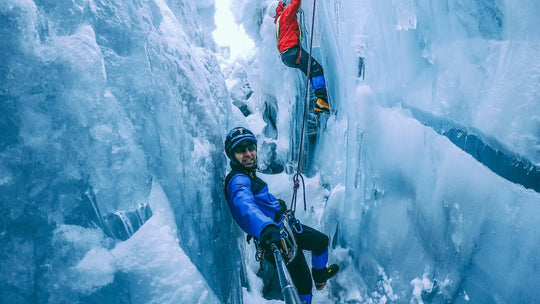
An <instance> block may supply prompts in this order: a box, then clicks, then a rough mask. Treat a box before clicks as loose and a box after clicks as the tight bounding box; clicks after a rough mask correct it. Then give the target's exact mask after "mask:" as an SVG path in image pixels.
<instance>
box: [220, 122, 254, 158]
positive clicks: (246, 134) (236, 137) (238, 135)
mask: <svg viewBox="0 0 540 304" xmlns="http://www.w3.org/2000/svg"><path fill="white" fill-rule="evenodd" d="M246 140H247V141H250V142H252V143H254V144H255V145H257V138H255V135H254V134H253V132H251V131H250V130H248V129H246V128H242V127H237V128H234V129H232V130H230V131H229V134H227V138H226V139H225V153H227V156H228V157H229V158H231V155H232V151H233V149H234V147H236V146H237V145H238V144H239V143H241V142H243V141H246Z"/></svg>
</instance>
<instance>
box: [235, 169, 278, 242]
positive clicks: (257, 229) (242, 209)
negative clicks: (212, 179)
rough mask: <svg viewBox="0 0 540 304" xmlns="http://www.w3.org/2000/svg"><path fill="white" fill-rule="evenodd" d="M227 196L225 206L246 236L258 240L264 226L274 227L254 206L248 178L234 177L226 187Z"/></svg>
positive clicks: (243, 176) (240, 175)
mask: <svg viewBox="0 0 540 304" xmlns="http://www.w3.org/2000/svg"><path fill="white" fill-rule="evenodd" d="M227 194H228V195H229V200H228V201H227V204H228V205H229V209H230V210H231V213H232V216H233V218H234V219H235V221H236V222H237V223H238V225H239V226H240V228H242V230H244V231H245V232H246V233H247V234H248V235H251V236H254V237H256V238H258V239H260V238H261V232H262V231H263V229H264V228H265V227H266V226H268V225H276V223H275V222H274V221H273V220H272V219H271V218H269V217H268V216H266V215H264V213H263V212H262V211H261V210H260V209H259V207H257V205H256V204H255V199H254V197H253V193H252V192H251V181H250V179H249V177H248V176H246V175H244V174H237V175H235V176H234V177H233V178H232V179H231V180H230V181H229V184H228V185H227ZM276 226H277V225H276Z"/></svg>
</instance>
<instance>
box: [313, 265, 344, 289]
mask: <svg viewBox="0 0 540 304" xmlns="http://www.w3.org/2000/svg"><path fill="white" fill-rule="evenodd" d="M338 272H339V266H338V265H336V264H332V265H330V267H324V268H323V269H315V268H311V275H312V276H313V282H315V288H317V290H322V289H323V288H324V286H326V280H328V279H330V278H332V277H334V276H335V275H336V274H337V273H338Z"/></svg>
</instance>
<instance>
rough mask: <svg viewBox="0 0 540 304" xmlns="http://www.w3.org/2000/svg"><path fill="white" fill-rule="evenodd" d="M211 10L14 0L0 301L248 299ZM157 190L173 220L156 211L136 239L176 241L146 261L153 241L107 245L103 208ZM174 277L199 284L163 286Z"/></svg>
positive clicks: (4, 90)
mask: <svg viewBox="0 0 540 304" xmlns="http://www.w3.org/2000/svg"><path fill="white" fill-rule="evenodd" d="M212 12H213V2H212V1H204V2H201V1H199V2H198V3H192V2H182V1H180V2H179V1H160V0H157V1H143V2H133V1H83V0H81V1H29V0H20V1H17V0H7V1H1V3H0V41H1V42H0V54H2V60H1V62H0V108H1V110H0V112H1V114H0V115H1V116H0V117H1V118H0V130H1V131H0V132H1V136H0V151H1V152H0V159H1V161H0V199H1V207H0V210H1V213H0V214H1V220H0V223H1V224H0V235H1V246H0V248H1V254H0V256H1V258H0V268H1V269H2V272H1V275H0V286H1V287H0V297H1V300H0V302H2V303H4V302H5V303H30V302H32V303H38V302H39V303H42V302H50V303H76V302H79V303H95V302H98V301H99V302H103V303H131V302H137V301H142V302H145V303H152V302H154V303H166V302H171V303H178V302H182V299H191V300H188V302H190V301H198V299H199V298H200V299H201V301H203V300H204V299H208V300H209V301H212V299H213V300H214V301H216V299H220V300H221V301H223V302H238V301H240V300H239V297H240V288H239V284H240V283H239V280H240V279H239V275H238V272H239V270H238V269H239V267H238V265H239V261H238V259H235V258H234V257H235V256H236V255H238V249H237V246H235V243H231V242H230V236H231V235H235V233H236V230H233V227H234V226H232V223H231V219H230V217H229V216H228V214H225V213H224V212H223V211H226V212H228V211H227V210H226V209H224V208H223V207H224V206H225V205H224V202H223V199H222V197H221V185H220V183H219V180H220V178H221V177H222V176H223V175H224V173H225V172H224V164H225V158H224V155H223V153H222V138H221V137H222V133H223V132H224V130H225V128H226V123H227V116H226V113H227V112H228V111H229V103H228V102H226V101H228V94H227V91H226V87H225V83H224V80H223V77H222V74H221V72H220V70H219V67H218V65H217V62H216V60H215V58H214V55H213V49H214V45H213V42H212V41H211V38H210V35H209V30H211V29H212V28H213V27H214V25H213V22H212V18H211V16H212V15H213V13H212ZM199 14H200V15H199ZM209 16H210V17H209ZM152 183H154V184H156V185H159V187H162V188H163V193H164V196H165V199H164V200H165V201H166V202H167V204H170V207H169V209H166V210H172V211H169V213H170V212H172V213H173V217H172V218H173V219H174V220H173V222H167V221H164V222H160V221H157V220H156V219H154V216H156V210H152V211H153V212H154V216H153V217H152V218H150V220H148V222H147V223H149V224H150V225H152V226H153V227H154V228H155V231H150V232H149V231H148V228H146V226H145V225H146V224H145V225H143V226H142V227H141V228H140V229H139V231H137V233H135V234H134V235H133V237H132V238H135V237H137V238H139V240H140V238H141V236H140V235H139V234H138V233H139V232H140V233H142V234H143V235H146V236H147V237H149V238H150V235H152V234H153V233H155V234H157V235H156V238H153V239H152V238H150V239H149V240H148V242H149V243H147V245H148V246H157V247H159V246H160V244H161V243H162V242H165V240H167V241H168V242H167V243H166V244H163V248H156V251H155V252H153V253H152V252H150V251H147V252H146V254H148V255H144V253H142V256H137V254H136V251H138V250H140V249H139V248H138V247H137V246H143V245H142V244H139V245H136V244H135V245H133V242H134V241H133V240H132V239H131V238H130V239H129V240H128V241H127V242H131V244H132V245H131V246H130V245H124V243H121V242H120V240H118V239H112V238H108V237H105V236H104V235H103V232H102V231H101V229H100V227H99V226H100V225H99V222H100V221H99V220H98V219H97V218H98V215H97V214H96V212H95V208H93V205H97V206H98V207H99V209H100V210H101V213H102V215H103V217H106V215H107V214H113V213H115V212H118V214H125V213H123V212H129V211H130V210H134V209H136V208H137V206H139V204H150V196H151V195H150V194H151V188H152ZM150 205H151V204H150ZM162 233H167V235H165V234H164V235H162ZM159 235H161V236H162V237H163V239H160V238H159V237H158V236H159ZM151 240H154V241H151ZM175 242H176V247H174V245H173V244H174V243H175ZM119 246H121V247H123V248H124V249H118V250H121V251H122V255H121V256H119V257H118V256H117V259H112V258H107V256H109V255H110V254H108V253H107V252H117V251H118V250H117V248H119ZM89 252H93V253H94V257H95V256H98V257H99V256H102V257H103V264H104V265H103V268H104V269H101V270H102V271H103V273H104V275H100V274H99V273H98V274H95V273H94V271H101V270H100V269H98V270H95V269H94V266H95V265H97V264H99V258H98V259H97V261H98V262H95V261H96V259H94V260H92V259H90V258H89V257H85V256H88V254H90V253H89ZM223 252H228V253H230V255H223ZM151 255H156V261H155V263H154V262H152V261H148V259H149V256H151ZM167 256H168V257H170V260H169V262H168V264H167V263H166V262H167V261H166V260H167V259H166V258H165V257H167ZM138 257H141V259H138ZM83 258H85V260H87V259H90V260H87V261H89V262H88V263H85V262H81V259H83ZM92 261H93V262H92ZM159 261H162V262H159ZM109 262H110V263H112V264H110V263H109ZM107 263H109V264H110V265H108V264H107ZM120 264H121V265H123V266H121V265H120ZM77 265H79V266H77ZM81 265H82V266H81ZM84 265H86V266H84ZM92 265H94V266H92ZM107 265H108V266H107ZM109 266H110V267H109ZM77 267H78V268H77ZM107 267H109V268H107ZM160 268H161V269H162V270H163V271H166V270H170V272H169V274H167V275H165V277H164V278H163V280H168V279H167V278H168V277H169V276H186V277H185V278H178V279H177V280H172V281H170V282H163V281H159V276H160V275H161V274H160V272H159V271H158V270H159V269H160ZM73 269H76V270H78V271H79V276H80V277H81V278H80V280H83V282H80V281H79V280H71V279H69V278H70V277H69V276H68V275H67V274H69V275H71V274H72V271H73ZM182 269H184V270H185V272H182ZM223 269H227V271H226V272H225V271H223ZM175 271H176V272H175ZM235 278H238V281H235ZM141 280H146V281H149V282H150V281H153V280H154V285H152V286H154V288H155V289H154V290H149V289H148V288H147V287H145V288H142V286H141V283H140V282H141ZM189 280H191V281H192V282H200V284H199V283H197V285H193V288H192V289H191V291H190V289H189V288H188V287H189V286H184V285H185V284H186V282H187V281H189ZM182 288H184V289H182ZM185 288H187V289H185ZM178 290H184V295H183V297H184V298H183V297H182V295H181V294H179V293H178ZM137 299H139V300H137ZM140 299H143V300H140ZM204 302H206V301H204Z"/></svg>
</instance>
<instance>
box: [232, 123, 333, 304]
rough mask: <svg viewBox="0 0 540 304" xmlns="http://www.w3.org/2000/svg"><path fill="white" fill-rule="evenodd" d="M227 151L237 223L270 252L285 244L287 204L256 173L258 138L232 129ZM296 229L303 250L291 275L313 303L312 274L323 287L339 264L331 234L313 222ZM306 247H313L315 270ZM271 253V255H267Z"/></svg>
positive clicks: (292, 264)
mask: <svg viewBox="0 0 540 304" xmlns="http://www.w3.org/2000/svg"><path fill="white" fill-rule="evenodd" d="M225 153H227V156H228V157H229V159H230V160H231V162H230V165H231V172H229V174H228V175H227V177H226V179H225V189H224V190H225V197H226V199H227V204H228V206H229V209H230V210H231V214H232V216H233V218H234V219H235V221H236V223H237V224H238V225H239V226H240V228H242V230H244V232H246V233H247V234H248V235H249V236H251V237H254V238H256V239H257V240H258V241H259V245H260V246H261V248H262V249H263V250H264V251H268V252H270V248H271V244H272V243H274V244H276V245H277V246H278V247H282V246H283V245H282V244H281V240H280V229H279V226H280V221H281V219H282V214H283V212H284V211H285V210H286V205H285V204H283V203H281V204H280V202H279V200H278V199H277V198H276V197H274V196H273V195H272V194H271V193H270V192H268V186H267V184H266V183H265V182H264V181H263V180H261V179H260V178H259V177H257V176H256V174H255V171H256V169H257V139H256V138H255V136H254V134H253V133H252V132H251V131H250V130H248V129H245V128H242V127H238V128H234V129H232V130H231V131H230V132H229V133H228V134H227V138H226V140H225ZM301 230H302V232H301V233H296V232H295V237H296V242H297V244H298V247H299V250H298V252H297V255H296V257H295V258H294V259H293V260H292V261H290V263H289V264H288V265H287V268H288V269H289V272H290V274H291V278H292V280H293V282H294V284H295V286H296V288H297V290H298V293H299V295H300V298H301V299H302V301H303V302H304V303H308V304H309V303H311V297H312V295H311V289H312V283H311V276H312V275H313V281H314V282H315V287H316V288H317V289H318V290H321V289H323V288H324V286H325V285H326V280H328V279H329V278H331V277H333V276H335V275H336V274H337V273H338V271H339V267H338V266H337V265H336V264H332V265H330V266H329V267H327V266H326V264H327V262H328V236H327V235H326V234H323V233H322V232H320V231H317V230H315V229H313V228H311V227H309V226H306V225H302V229H301ZM302 250H309V251H311V265H312V268H311V273H310V270H309V266H308V264H307V262H306V259H305V257H304V254H303V252H302ZM266 256H269V255H266Z"/></svg>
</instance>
